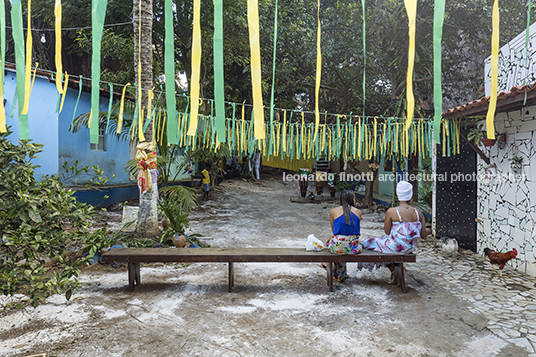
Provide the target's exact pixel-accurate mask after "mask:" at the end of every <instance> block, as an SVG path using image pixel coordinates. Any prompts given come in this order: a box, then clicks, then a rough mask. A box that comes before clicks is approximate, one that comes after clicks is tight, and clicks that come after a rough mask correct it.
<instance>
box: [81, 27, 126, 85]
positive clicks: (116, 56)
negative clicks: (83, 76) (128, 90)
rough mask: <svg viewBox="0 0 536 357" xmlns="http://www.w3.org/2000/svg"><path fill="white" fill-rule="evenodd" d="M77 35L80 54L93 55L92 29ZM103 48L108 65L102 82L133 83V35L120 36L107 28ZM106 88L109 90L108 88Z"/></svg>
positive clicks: (103, 38) (102, 75)
mask: <svg viewBox="0 0 536 357" xmlns="http://www.w3.org/2000/svg"><path fill="white" fill-rule="evenodd" d="M76 35H77V36H76V38H75V41H76V43H77V44H78V46H79V53H80V54H83V55H91V53H92V50H91V47H92V33H91V29H82V30H78V31H77V32H76ZM101 48H102V57H103V61H104V63H105V64H106V66H105V67H104V68H103V69H102V72H101V81H106V82H112V83H121V84H126V83H133V82H134V81H135V73H134V66H132V58H133V56H134V40H133V37H132V34H130V35H123V34H118V33H115V32H114V31H113V30H112V29H110V28H105V29H104V31H103V33H102V41H101ZM101 87H102V85H101ZM104 88H105V89H108V87H107V86H105V87H104Z"/></svg>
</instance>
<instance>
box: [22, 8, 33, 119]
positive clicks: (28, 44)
mask: <svg viewBox="0 0 536 357" xmlns="http://www.w3.org/2000/svg"><path fill="white" fill-rule="evenodd" d="M27 10H28V22H27V25H28V30H27V31H26V69H25V77H24V106H23V107H22V112H21V113H22V114H28V105H29V103H30V86H31V84H32V47H33V38H32V0H28V9H27Z"/></svg>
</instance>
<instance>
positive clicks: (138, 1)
mask: <svg viewBox="0 0 536 357" xmlns="http://www.w3.org/2000/svg"><path fill="white" fill-rule="evenodd" d="M133 5H134V9H133V22H134V68H135V72H136V84H137V86H138V91H137V93H136V96H137V100H138V102H139V103H140V108H147V106H148V105H147V103H148V93H149V90H150V89H151V88H152V87H153V44H152V38H153V35H152V33H153V0H143V1H142V0H134V4H133ZM139 66H141V70H140V69H139V68H140V67H139ZM140 95H141V98H140ZM145 135H146V137H147V139H148V140H151V138H152V126H151V124H149V126H148V127H147V132H146V134H145ZM157 198H158V187H157V183H156V182H154V184H153V185H152V186H151V188H150V189H149V190H148V191H147V192H146V193H145V194H143V195H140V209H139V212H138V223H137V225H136V232H138V233H143V234H147V235H158V233H159V230H158V216H157Z"/></svg>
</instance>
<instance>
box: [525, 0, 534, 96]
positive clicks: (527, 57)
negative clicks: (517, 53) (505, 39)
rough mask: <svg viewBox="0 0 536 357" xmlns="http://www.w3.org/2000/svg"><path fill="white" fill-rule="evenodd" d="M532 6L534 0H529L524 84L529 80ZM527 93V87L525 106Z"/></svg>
mask: <svg viewBox="0 0 536 357" xmlns="http://www.w3.org/2000/svg"><path fill="white" fill-rule="evenodd" d="M531 8H532V0H529V1H528V9H527V29H526V30H525V78H523V86H525V83H526V81H527V77H528V72H529V42H530V41H529V40H530V33H529V31H530V10H531ZM527 94H528V91H527V90H526V89H525V99H523V106H525V105H527Z"/></svg>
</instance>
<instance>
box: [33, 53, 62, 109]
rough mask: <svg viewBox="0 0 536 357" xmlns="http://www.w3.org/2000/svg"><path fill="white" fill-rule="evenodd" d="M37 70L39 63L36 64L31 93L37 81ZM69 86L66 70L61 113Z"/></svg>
mask: <svg viewBox="0 0 536 357" xmlns="http://www.w3.org/2000/svg"><path fill="white" fill-rule="evenodd" d="M35 72H37V63H36V64H35V71H34V77H33V80H32V87H31V88H30V93H31V92H32V89H33V85H34V81H35ZM68 86H69V75H68V74H67V72H65V83H64V84H63V88H62V93H63V96H62V97H61V104H60V110H59V111H58V114H59V113H61V111H62V110H63V103H64V102H65V97H66V96H67V87H68Z"/></svg>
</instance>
